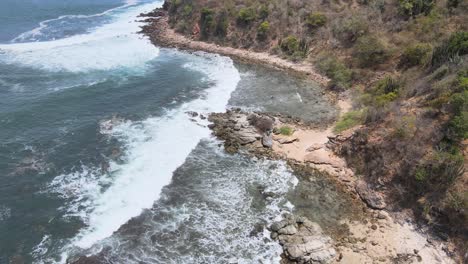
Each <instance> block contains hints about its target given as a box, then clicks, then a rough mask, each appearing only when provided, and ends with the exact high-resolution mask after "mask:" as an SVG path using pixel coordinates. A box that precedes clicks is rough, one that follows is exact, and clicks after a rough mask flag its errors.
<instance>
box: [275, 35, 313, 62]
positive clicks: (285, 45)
mask: <svg viewBox="0 0 468 264" xmlns="http://www.w3.org/2000/svg"><path fill="white" fill-rule="evenodd" d="M280 48H281V50H282V51H283V52H284V53H286V54H287V55H288V56H290V58H291V59H293V60H299V59H300V58H304V57H305V56H306V55H307V50H308V46H307V44H306V43H305V42H304V41H301V40H299V39H298V38H297V37H295V36H288V37H287V38H285V39H282V40H281V42H280Z"/></svg>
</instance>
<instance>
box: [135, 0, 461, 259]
mask: <svg viewBox="0 0 468 264" xmlns="http://www.w3.org/2000/svg"><path fill="white" fill-rule="evenodd" d="M467 11H468V5H467V3H466V1H454V0H449V1H411V0H408V1H378V0H373V1H351V2H345V1H339V2H336V1H335V2H330V1H202V0H197V1H184V0H173V1H166V2H165V4H164V6H163V8H162V9H160V10H157V11H155V12H153V13H151V14H147V15H145V16H149V18H146V20H147V22H149V23H148V25H147V26H145V27H144V28H143V31H144V32H145V33H146V34H147V35H149V36H150V38H151V40H152V41H153V42H155V43H157V44H160V45H163V46H173V47H179V48H183V49H191V50H204V51H207V52H216V53H221V54H224V55H227V56H232V57H234V58H236V59H239V60H241V61H245V62H250V63H260V64H266V65H267V66H272V67H275V68H279V69H283V70H288V71H291V72H294V73H298V74H299V75H303V76H307V77H308V78H310V79H312V80H315V81H317V82H318V83H321V84H322V85H324V86H325V87H327V89H328V91H329V92H330V93H332V94H333V96H332V97H333V98H335V99H336V98H341V97H343V95H344V94H346V97H350V98H351V99H352V102H353V103H352V109H348V110H347V113H344V114H343V115H342V116H341V117H340V119H339V120H338V121H337V123H336V124H335V127H334V128H333V131H334V133H335V134H338V135H341V134H344V135H347V136H345V137H341V138H340V137H339V139H340V140H339V141H337V142H336V143H337V144H334V145H333V146H330V151H332V152H333V153H334V154H336V155H338V156H340V157H342V158H343V159H344V161H343V162H345V163H346V164H347V166H349V167H350V168H351V169H352V170H353V174H355V175H358V177H359V178H360V179H361V180H360V181H355V182H354V181H353V185H351V184H348V185H350V186H351V187H350V189H353V190H354V191H355V193H356V194H358V196H359V197H360V198H362V200H363V201H364V202H366V203H367V204H368V205H369V206H370V207H371V208H373V209H377V210H379V209H384V208H385V209H386V210H387V211H390V212H394V213H403V214H404V215H410V216H411V217H414V218H415V219H417V221H418V222H419V223H423V224H424V225H427V226H429V227H430V228H431V229H430V231H431V232H433V233H435V235H436V236H437V237H440V238H442V239H443V240H450V241H452V242H453V243H454V244H456V245H457V246H458V248H459V250H458V255H459V256H461V258H466V254H467V252H466V248H467V244H466V243H467V242H466V241H468V240H467V239H468V229H467V228H468V226H467V224H466V223H467V217H468V211H467V210H468V193H467V186H468V174H467V171H466V164H467V158H466V157H467V155H466V154H467V153H468V150H467V146H468V143H467V141H466V140H467V136H468V127H467V125H468V86H467V82H468V55H467V54H468V17H467V15H466V13H467ZM215 123H216V122H215ZM215 134H216V130H215ZM261 136H262V135H260V137H261ZM221 138H222V139H224V140H226V138H223V137H221ZM256 140H259V138H257V139H256ZM335 141H336V139H335ZM229 142H232V141H229ZM275 142H278V141H274V142H272V145H274V144H276V143H275ZM250 143H251V142H249V144H250ZM258 144H260V145H261V144H262V142H261V141H258ZM267 145H268V144H267ZM227 147H228V148H227V149H229V147H232V146H227ZM260 149H261V148H260ZM296 160H297V159H296ZM375 197H378V198H375ZM376 200H378V202H376V204H378V205H377V206H376V205H375V204H374V205H372V204H373V203H374V202H375V201H376ZM370 201H371V202H370ZM448 251H450V250H448ZM451 254H452V253H451Z"/></svg>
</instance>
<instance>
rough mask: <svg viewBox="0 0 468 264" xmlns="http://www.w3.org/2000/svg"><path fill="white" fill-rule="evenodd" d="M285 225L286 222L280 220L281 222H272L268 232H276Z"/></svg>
mask: <svg viewBox="0 0 468 264" xmlns="http://www.w3.org/2000/svg"><path fill="white" fill-rule="evenodd" d="M287 224H288V221H286V220H282V221H279V222H274V223H273V224H272V225H271V226H270V230H271V231H273V232H278V231H279V230H280V229H281V228H283V227H285V226H286V225H287Z"/></svg>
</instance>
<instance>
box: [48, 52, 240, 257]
mask: <svg viewBox="0 0 468 264" xmlns="http://www.w3.org/2000/svg"><path fill="white" fill-rule="evenodd" d="M187 56H191V61H192V62H191V63H188V64H186V65H185V66H184V67H187V68H189V69H191V70H194V71H201V72H203V73H204V74H205V75H206V76H208V78H209V79H210V80H211V81H213V83H214V84H213V86H212V87H211V88H209V89H207V90H205V92H204V94H203V95H202V96H201V97H200V98H198V99H195V100H193V101H190V102H187V103H184V104H183V105H181V106H180V107H178V108H177V109H172V110H168V111H167V113H166V114H165V115H163V116H162V117H152V118H148V119H146V120H144V121H139V122H137V121H134V122H131V121H126V122H117V123H114V124H112V127H110V126H103V129H102V133H103V134H108V135H109V136H111V137H114V138H117V139H118V140H119V141H120V142H122V143H123V144H124V146H125V155H124V157H125V162H124V163H123V164H117V163H111V166H110V171H111V172H110V174H109V175H107V176H106V175H102V176H101V175H100V172H99V170H97V169H95V170H90V169H89V168H86V167H84V168H82V169H80V170H77V172H74V173H71V174H67V175H60V176H58V177H56V178H55V179H54V181H53V182H52V184H51V186H50V188H51V191H52V192H57V193H59V194H60V195H61V196H62V197H63V198H65V199H67V200H70V202H69V203H68V205H67V206H68V209H67V210H68V213H69V214H70V215H75V216H80V217H82V218H83V220H84V221H85V222H86V223H87V225H88V228H85V229H83V230H81V231H80V232H79V234H78V235H77V236H76V237H75V238H74V239H72V241H71V243H70V247H79V248H89V247H91V246H92V245H93V244H95V243H96V242H98V241H100V240H102V239H104V238H106V237H108V236H110V235H111V234H112V233H113V232H114V231H116V230H117V229H118V228H119V227H120V226H121V225H123V224H124V223H126V222H127V221H128V220H129V219H130V218H132V217H135V216H138V215H139V214H140V213H141V212H142V210H143V209H145V208H151V206H152V205H153V203H154V201H155V200H157V199H158V197H159V195H160V191H161V189H162V187H163V186H165V185H167V184H168V183H169V182H170V180H171V178H172V173H173V171H174V170H175V169H176V168H177V167H179V166H180V165H181V164H183V162H184V161H185V159H186V157H187V156H188V155H189V153H190V152H191V151H192V149H193V148H195V146H196V145H197V144H198V142H199V141H200V139H202V138H204V137H208V136H209V135H210V131H209V129H208V128H206V127H204V126H202V125H200V124H197V123H194V122H192V121H191V120H190V117H189V116H188V115H187V114H186V112H187V111H197V112H201V113H203V112H216V111H224V109H225V107H226V104H227V102H228V100H229V98H230V94H231V92H232V91H234V89H235V88H236V86H237V83H238V81H239V80H240V76H239V73H238V72H237V70H236V68H235V67H234V65H233V62H232V60H230V59H229V58H226V57H221V56H218V55H210V54H204V53H199V54H197V55H187ZM204 122H206V121H204ZM103 181H104V182H103ZM106 185H108V186H109V185H110V186H109V187H108V188H104V187H103V186H106ZM64 256H66V254H65V255H64Z"/></svg>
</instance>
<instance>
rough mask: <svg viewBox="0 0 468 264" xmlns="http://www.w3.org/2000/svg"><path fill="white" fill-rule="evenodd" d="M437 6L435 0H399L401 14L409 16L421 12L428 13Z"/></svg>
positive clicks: (414, 15)
mask: <svg viewBox="0 0 468 264" xmlns="http://www.w3.org/2000/svg"><path fill="white" fill-rule="evenodd" d="M434 6H435V1H434V0H399V5H398V8H399V11H400V14H402V15H403V16H405V17H407V18H409V17H416V16H417V15H419V14H425V15H428V14H429V13H430V12H431V10H432V8H433V7H434Z"/></svg>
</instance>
